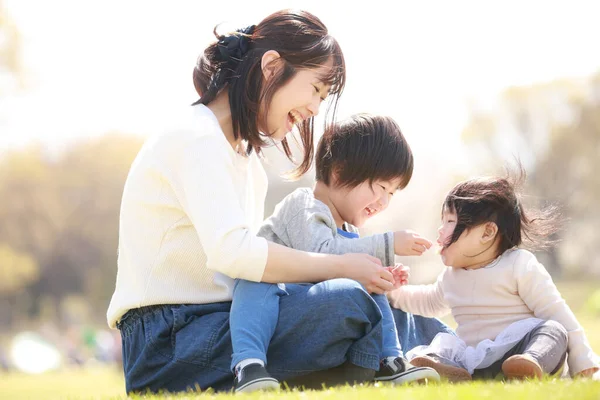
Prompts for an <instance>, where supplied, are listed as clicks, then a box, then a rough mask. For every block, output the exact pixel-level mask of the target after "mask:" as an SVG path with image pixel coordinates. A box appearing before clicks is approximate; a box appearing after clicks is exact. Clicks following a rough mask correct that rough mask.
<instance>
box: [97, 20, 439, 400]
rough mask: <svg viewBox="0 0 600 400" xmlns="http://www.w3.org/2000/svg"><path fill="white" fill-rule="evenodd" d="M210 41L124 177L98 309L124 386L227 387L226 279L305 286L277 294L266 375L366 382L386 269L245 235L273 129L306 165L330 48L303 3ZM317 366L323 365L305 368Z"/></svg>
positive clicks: (263, 184) (361, 258)
mask: <svg viewBox="0 0 600 400" xmlns="http://www.w3.org/2000/svg"><path fill="white" fill-rule="evenodd" d="M215 35H216V34H215ZM217 38H218V39H219V40H218V42H217V43H214V44H212V45H210V46H209V47H208V48H207V49H205V51H204V54H203V55H202V56H201V57H200V59H199V61H198V65H197V66H196V69H195V71H194V84H195V87H196V90H197V91H198V93H199V95H200V100H198V101H197V102H196V103H194V105H193V106H192V107H191V110H189V111H190V113H189V115H188V116H187V117H186V118H182V119H181V120H178V121H177V128H173V129H172V130H170V131H169V132H167V133H165V134H162V135H159V136H156V137H153V138H151V139H149V140H148V141H147V142H146V143H145V144H144V146H143V148H142V150H141V151H140V153H139V154H138V156H137V158H136V160H135V161H134V163H133V165H132V167H131V171H130V173H129V176H128V178H127V182H126V184H125V189H124V193H123V199H122V205H121V216H120V228H119V258H118V273H117V282H116V289H115V293H114V295H113V298H112V300H111V304H110V306H109V309H108V314H107V317H108V322H109V324H110V326H111V327H118V328H119V329H120V331H121V336H122V341H123V364H124V370H125V379H126V389H127V392H131V391H139V390H147V389H149V390H151V391H158V390H168V391H180V390H186V389H188V388H200V389H206V388H209V387H210V388H213V389H215V390H229V389H230V388H231V387H232V384H233V376H232V373H231V371H230V369H229V364H230V361H231V353H232V349H231V340H230V336H229V323H228V321H229V309H230V306H231V293H232V288H233V282H234V279H236V278H240V279H246V280H251V281H262V282H272V283H276V282H290V283H293V282H317V283H316V284H314V285H312V284H303V285H291V286H290V287H291V288H292V289H291V290H289V292H288V296H285V297H284V298H282V300H281V305H280V310H281V312H280V317H279V323H278V325H277V329H276V332H275V335H274V337H273V340H272V342H271V345H270V347H269V371H271V372H272V374H273V376H274V377H276V378H277V379H279V380H280V381H287V382H288V383H289V382H292V383H294V382H295V383H302V384H307V385H311V384H315V385H316V384H320V382H322V381H323V380H325V381H326V382H327V383H330V384H332V383H336V382H338V381H340V380H353V379H356V380H368V379H370V378H372V376H373V374H374V370H376V369H378V367H379V353H380V347H381V324H380V321H381V312H380V311H379V309H378V307H377V305H376V304H375V302H374V301H373V300H372V298H371V297H370V296H369V294H368V292H373V293H384V292H386V291H388V290H390V289H391V288H392V287H393V284H392V282H393V278H392V276H391V274H390V273H389V272H387V271H386V270H385V269H383V268H382V266H381V265H380V263H379V262H378V261H377V260H376V259H375V258H373V257H371V256H368V255H364V254H346V255H342V256H337V255H323V254H313V253H305V252H301V251H296V250H293V249H289V248H286V247H284V246H279V245H277V244H275V243H271V242H267V241H266V240H265V239H263V238H259V237H256V236H255V232H256V229H257V228H258V226H259V224H260V223H261V222H262V220H263V206H264V200H265V195H266V189H267V180H266V174H265V172H264V170H263V169H262V166H261V164H260V161H259V159H258V155H259V154H260V149H261V147H263V146H265V145H267V144H269V143H270V142H271V141H281V144H282V146H283V147H284V149H286V153H287V154H288V156H289V149H288V147H287V143H286V141H285V135H286V134H287V133H288V132H290V131H291V130H292V128H293V127H294V126H297V128H298V130H299V131H300V135H301V138H302V143H303V145H304V149H305V150H304V151H305V153H304V158H303V160H302V163H301V164H300V166H299V167H298V169H297V170H296V173H297V174H298V175H300V174H302V173H304V172H306V171H307V170H308V168H309V167H310V165H311V163H312V156H313V118H314V117H315V116H316V115H317V113H318V111H319V107H320V104H321V102H322V101H323V100H324V99H325V98H326V97H327V96H333V97H334V99H333V101H332V104H334V107H335V104H336V101H337V99H338V98H339V96H340V94H341V92H342V90H343V87H344V82H345V66H344V58H343V54H342V52H341V49H340V47H339V45H338V43H337V42H336V41H335V39H334V38H333V37H331V36H330V35H329V34H328V33H327V28H326V27H325V26H324V25H323V23H322V22H321V21H320V20H319V19H318V18H316V17H315V16H313V15H311V14H310V13H307V12H303V11H289V10H285V11H280V12H277V13H274V14H272V15H270V16H268V17H267V18H265V19H264V20H263V21H262V22H260V23H259V24H258V25H256V26H251V27H248V28H245V29H243V30H240V31H238V32H235V33H234V34H230V35H226V36H217ZM337 278H347V279H337ZM365 289H366V290H365ZM408 320H409V323H410V322H411V321H413V320H412V319H411V318H410V317H408ZM440 326H441V325H440ZM434 330H435V333H437V331H439V329H434ZM429 339H430V338H429ZM418 344H420V343H418ZM334 367H337V368H334ZM331 369H333V370H331ZM323 370H331V371H329V373H328V374H326V375H323V374H322V373H318V374H316V375H315V373H314V372H316V371H323Z"/></svg>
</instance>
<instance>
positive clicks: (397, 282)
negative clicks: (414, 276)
mask: <svg viewBox="0 0 600 400" xmlns="http://www.w3.org/2000/svg"><path fill="white" fill-rule="evenodd" d="M385 269H387V270H388V271H390V273H391V274H392V276H393V277H394V289H398V288H399V287H400V286H404V285H408V278H409V277H410V268H409V267H407V266H405V265H402V264H396V265H395V266H394V267H385Z"/></svg>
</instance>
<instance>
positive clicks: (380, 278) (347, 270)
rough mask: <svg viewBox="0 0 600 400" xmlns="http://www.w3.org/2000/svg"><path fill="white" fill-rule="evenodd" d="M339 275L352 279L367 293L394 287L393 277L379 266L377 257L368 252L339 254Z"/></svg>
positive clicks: (385, 290)
mask: <svg viewBox="0 0 600 400" xmlns="http://www.w3.org/2000/svg"><path fill="white" fill-rule="evenodd" d="M339 260H340V263H341V264H340V268H341V269H340V271H341V274H340V277H341V278H349V279H354V280H355V281H357V282H359V283H360V284H361V285H363V287H364V288H365V289H366V290H367V292H369V293H375V294H384V293H385V292H388V291H390V290H392V289H394V277H393V276H392V274H391V273H390V271H388V270H387V269H386V268H383V267H382V266H381V261H379V259H378V258H375V257H373V256H370V255H368V254H344V255H341V256H339Z"/></svg>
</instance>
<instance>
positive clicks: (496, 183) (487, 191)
mask: <svg viewBox="0 0 600 400" xmlns="http://www.w3.org/2000/svg"><path fill="white" fill-rule="evenodd" d="M525 178H526V173H525V170H524V169H523V167H522V166H521V165H520V164H519V166H518V171H517V172H511V171H507V174H506V176H505V177H502V178H501V177H487V178H477V179H471V180H468V181H465V182H462V183H459V184H458V185H456V186H455V187H454V188H453V189H452V190H451V191H450V193H449V194H448V195H447V196H446V199H445V201H444V204H443V206H442V214H443V212H444V211H447V212H452V213H455V214H456V218H457V221H456V227H455V228H454V232H453V233H452V236H451V237H450V240H449V243H445V244H444V247H449V246H450V245H451V244H452V243H454V242H456V241H457V240H458V239H459V238H460V235H461V234H462V233H463V232H464V231H465V230H468V229H470V228H473V227H476V226H479V225H481V224H484V223H487V222H494V223H495V224H496V225H497V226H498V239H499V240H500V242H499V248H498V251H499V254H502V253H503V252H504V251H506V250H508V249H510V248H513V247H516V246H519V245H521V244H522V243H523V242H525V243H526V245H527V247H529V248H530V249H540V248H545V247H547V246H549V245H550V244H553V243H555V241H554V240H552V235H553V234H554V233H556V232H557V231H558V229H559V225H560V223H561V222H562V217H561V215H560V213H559V211H558V208H557V207H556V206H552V205H551V206H547V207H545V208H541V209H533V208H528V209H525V207H524V206H523V203H522V200H521V195H520V193H519V190H520V188H521V187H522V186H523V184H524V182H525Z"/></svg>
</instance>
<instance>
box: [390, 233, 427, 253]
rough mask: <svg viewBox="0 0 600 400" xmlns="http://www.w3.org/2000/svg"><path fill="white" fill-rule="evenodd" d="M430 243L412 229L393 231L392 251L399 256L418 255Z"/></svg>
mask: <svg viewBox="0 0 600 400" xmlns="http://www.w3.org/2000/svg"><path fill="white" fill-rule="evenodd" d="M431 245H432V243H431V242H430V241H429V240H427V239H425V238H424V237H421V235H419V234H418V233H416V232H413V231H398V232H394V253H396V254H397V255H399V256H420V255H421V254H423V253H424V252H425V250H427V249H429V248H430V247H431Z"/></svg>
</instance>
